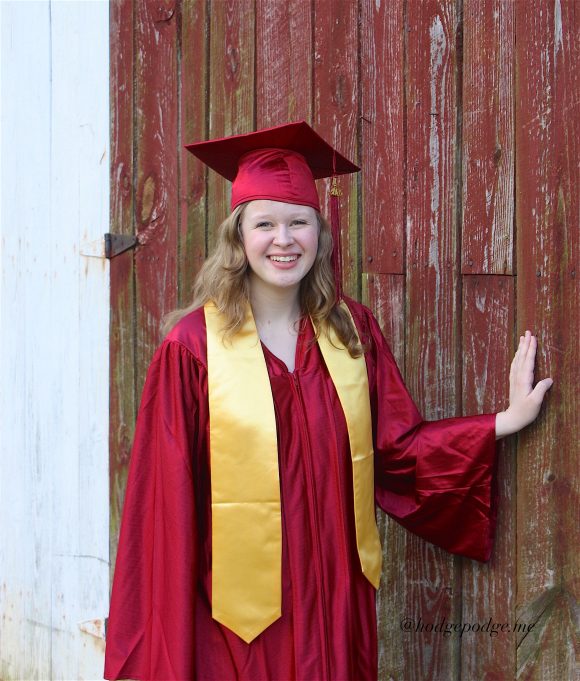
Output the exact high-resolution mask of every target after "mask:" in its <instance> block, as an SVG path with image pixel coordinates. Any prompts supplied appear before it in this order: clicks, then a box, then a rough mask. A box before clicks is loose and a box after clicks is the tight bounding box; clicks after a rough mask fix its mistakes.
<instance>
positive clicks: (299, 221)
mask: <svg viewBox="0 0 580 681" xmlns="http://www.w3.org/2000/svg"><path fill="white" fill-rule="evenodd" d="M292 224H293V225H299V226H300V225H307V224H308V220H305V219H304V218H296V220H292Z"/></svg>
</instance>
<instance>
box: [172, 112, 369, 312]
mask: <svg viewBox="0 0 580 681" xmlns="http://www.w3.org/2000/svg"><path fill="white" fill-rule="evenodd" d="M185 148H186V149H187V150H188V151H190V152H191V153H192V154H194V155H195V156H197V158H199V159H200V160H201V161H203V162H204V163H205V164H206V165H208V166H209V167H210V168H211V169H212V170H215V171H216V172H217V173H219V174H220V175H222V176H223V177H225V178H226V179H228V180H230V181H231V182H232V200H231V208H232V210H233V209H234V208H236V206H239V205H240V204H242V203H245V202H246V201H254V200H257V199H270V200H272V201H283V202H284V203H295V204H299V205H303V206H311V207H312V208H314V209H315V210H318V211H320V199H319V197H318V191H317V189H316V184H315V182H314V180H316V179H321V178H324V177H331V178H333V183H332V187H331V225H332V236H333V239H334V249H333V257H332V261H333V267H334V275H335V283H336V288H337V297H338V298H339V299H340V297H341V295H342V290H341V285H342V263H341V248H340V224H339V206H338V197H339V195H340V190H339V189H338V187H337V185H336V176H337V175H344V174H347V173H355V172H357V171H358V170H360V168H359V167H358V166H356V165H355V164H354V163H351V162H350V161H349V160H348V159H347V158H345V157H344V156H342V154H340V153H339V152H338V151H336V149H334V148H333V147H332V146H331V145H330V144H328V142H326V141H325V140H324V139H323V138H322V137H320V135H318V134H317V133H316V132H315V131H314V130H313V129H312V128H311V127H310V126H309V125H308V123H306V122H305V121H299V122H297V123H287V124H285V125H279V126H276V127H274V128H267V129H264V130H258V131H256V132H250V133H247V134H244V135H234V136H233V137H223V138H221V139H215V140H208V141H205V142H197V143H195V144H187V145H185Z"/></svg>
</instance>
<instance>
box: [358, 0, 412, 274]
mask: <svg viewBox="0 0 580 681" xmlns="http://www.w3.org/2000/svg"><path fill="white" fill-rule="evenodd" d="M403 7H404V3H403V0H392V1H391V2H383V3H380V2H378V3H377V2H375V0H362V2H361V8H360V16H361V32H360V35H361V66H360V69H361V78H360V85H359V87H360V90H361V165H362V171H363V172H362V177H361V180H362V223H363V233H362V239H363V258H362V269H363V271H364V272H392V273H402V272H403V271H404V255H405V254H404V244H405V221H404V207H405V206H404V204H405V181H404V165H405V137H404V130H403V126H404V117H403V114H404V101H405V99H404V86H403V76H404V54H403V46H404V43H403V39H404V33H403Z"/></svg>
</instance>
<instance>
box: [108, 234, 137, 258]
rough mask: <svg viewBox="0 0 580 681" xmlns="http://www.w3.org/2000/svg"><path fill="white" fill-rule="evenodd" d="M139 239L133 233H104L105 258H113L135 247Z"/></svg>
mask: <svg viewBox="0 0 580 681" xmlns="http://www.w3.org/2000/svg"><path fill="white" fill-rule="evenodd" d="M138 243H139V240H138V239H137V237H136V236H135V235H134V234H105V258H109V259H111V258H114V257H115V256H116V255H119V254H120V253H124V252H125V251H128V250H129V249H130V248H135V246H136V245H137V244H138Z"/></svg>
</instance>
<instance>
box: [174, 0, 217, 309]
mask: <svg viewBox="0 0 580 681" xmlns="http://www.w3.org/2000/svg"><path fill="white" fill-rule="evenodd" d="M177 18H178V42H179V47H178V50H179V51H178V68H179V74H178V75H179V82H178V88H179V92H178V98H179V139H178V149H177V152H178V159H179V244H178V247H179V253H178V286H179V294H178V304H179V305H180V306H182V307H183V306H185V305H188V304H189V303H190V302H191V300H192V297H193V281H194V279H195V276H196V274H197V273H198V272H199V270H200V268H201V266H202V265H203V261H204V260H205V256H206V214H207V196H206V183H207V167H206V166H205V165H204V164H203V163H197V162H195V159H194V157H193V156H192V155H191V154H190V153H189V152H188V151H187V150H186V149H184V148H183V145H184V144H190V143H193V142H198V141H201V140H204V139H207V132H208V130H207V116H208V106H209V101H208V94H207V88H208V79H209V74H208V69H207V67H208V58H209V17H208V15H207V3H206V1H205V0H189V1H188V2H183V3H180V4H179V6H178V17H177Z"/></svg>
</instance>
